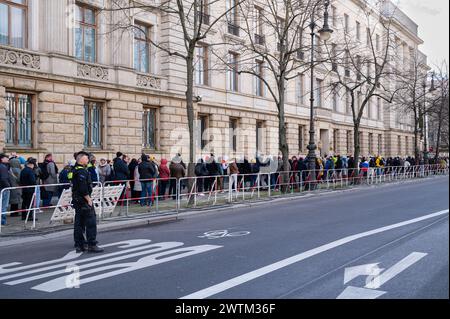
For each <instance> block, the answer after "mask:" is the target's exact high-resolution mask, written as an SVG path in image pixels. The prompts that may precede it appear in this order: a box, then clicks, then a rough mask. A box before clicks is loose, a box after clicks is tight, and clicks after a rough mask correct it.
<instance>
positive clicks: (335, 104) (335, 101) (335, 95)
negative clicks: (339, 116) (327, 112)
mask: <svg viewBox="0 0 450 319" xmlns="http://www.w3.org/2000/svg"><path fill="white" fill-rule="evenodd" d="M338 91H339V90H338V86H337V85H334V86H333V92H332V94H333V111H334V112H337V111H338V107H339V95H338Z"/></svg>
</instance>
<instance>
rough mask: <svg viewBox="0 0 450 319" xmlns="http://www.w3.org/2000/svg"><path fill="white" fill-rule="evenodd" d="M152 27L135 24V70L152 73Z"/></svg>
mask: <svg viewBox="0 0 450 319" xmlns="http://www.w3.org/2000/svg"><path fill="white" fill-rule="evenodd" d="M150 30H151V29H150V27H149V26H146V25H143V24H139V23H135V29H134V69H135V70H136V71H138V72H143V73H150Z"/></svg>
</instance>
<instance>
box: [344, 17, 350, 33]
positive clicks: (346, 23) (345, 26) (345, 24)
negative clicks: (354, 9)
mask: <svg viewBox="0 0 450 319" xmlns="http://www.w3.org/2000/svg"><path fill="white" fill-rule="evenodd" d="M348 29H349V16H348V14H346V13H344V30H345V32H348Z"/></svg>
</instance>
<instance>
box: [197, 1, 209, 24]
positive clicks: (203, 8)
mask: <svg viewBox="0 0 450 319" xmlns="http://www.w3.org/2000/svg"><path fill="white" fill-rule="evenodd" d="M198 16H199V24H204V25H209V1H208V0H202V1H201V2H200V8H199V11H198Z"/></svg>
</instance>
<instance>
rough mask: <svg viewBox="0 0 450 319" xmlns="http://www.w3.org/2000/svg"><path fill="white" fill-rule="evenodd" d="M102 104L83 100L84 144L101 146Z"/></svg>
mask: <svg viewBox="0 0 450 319" xmlns="http://www.w3.org/2000/svg"><path fill="white" fill-rule="evenodd" d="M102 128H103V104H102V103H99V102H93V101H85V102H84V146H85V147H93V148H100V147H102Z"/></svg>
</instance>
